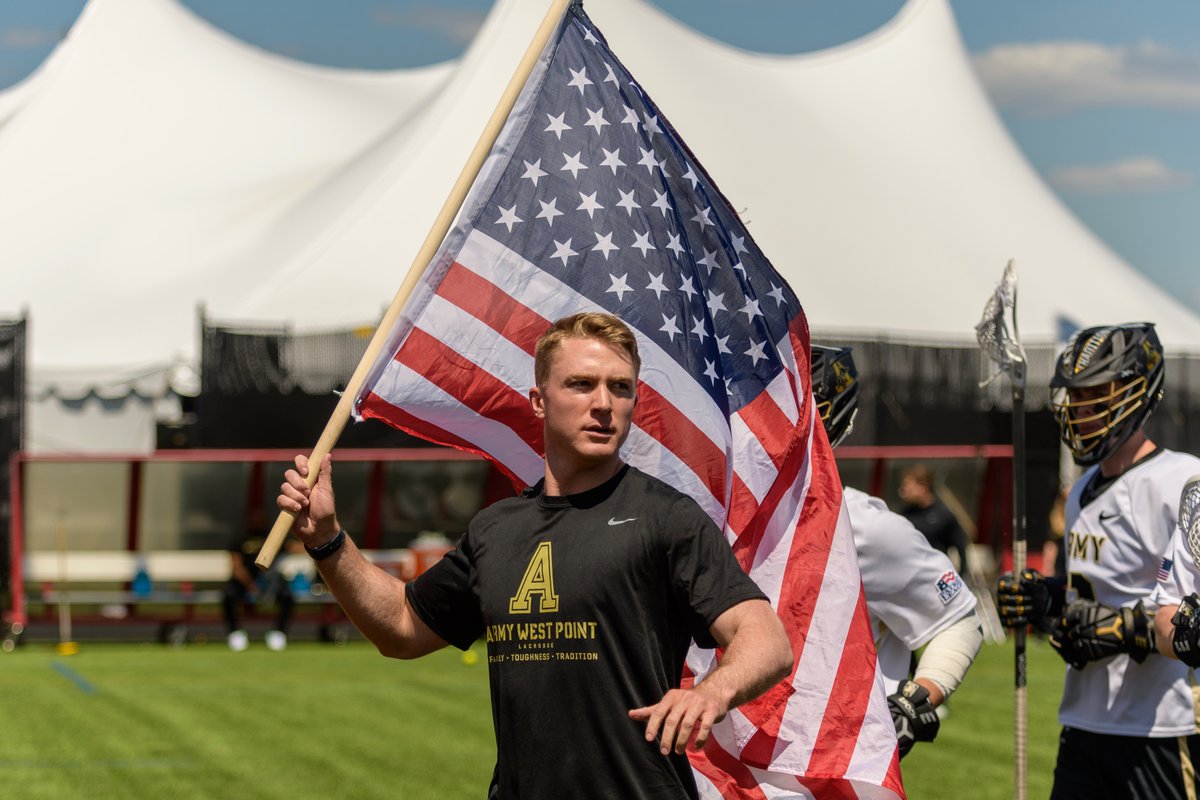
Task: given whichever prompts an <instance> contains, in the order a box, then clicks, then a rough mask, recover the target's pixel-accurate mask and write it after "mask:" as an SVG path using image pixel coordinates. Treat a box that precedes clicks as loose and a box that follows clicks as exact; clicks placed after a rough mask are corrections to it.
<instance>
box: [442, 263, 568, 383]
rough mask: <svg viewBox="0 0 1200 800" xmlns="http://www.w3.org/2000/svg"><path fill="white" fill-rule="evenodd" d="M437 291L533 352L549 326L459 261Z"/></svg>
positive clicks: (513, 341) (526, 307) (518, 344)
mask: <svg viewBox="0 0 1200 800" xmlns="http://www.w3.org/2000/svg"><path fill="white" fill-rule="evenodd" d="M437 293H438V294H439V295H440V296H441V297H443V298H444V299H446V300H449V301H450V302H451V303H453V304H454V305H456V306H458V307H459V308H461V309H462V310H463V311H466V312H467V313H468V314H470V315H472V316H473V317H475V318H476V319H478V320H480V321H481V322H483V323H484V324H485V325H487V326H488V327H489V328H491V329H492V330H494V331H496V332H497V333H499V334H500V335H501V336H503V337H504V338H505V339H508V340H509V341H510V342H512V343H513V344H515V345H516V346H517V347H520V348H521V349H522V350H524V351H525V352H526V353H529V354H530V355H533V351H534V347H535V346H536V345H537V340H538V337H539V336H541V335H542V334H543V333H545V332H546V331H547V330H549V328H550V321H549V320H548V319H546V318H545V317H543V316H541V315H540V314H537V313H535V312H533V311H531V310H530V309H529V307H528V306H526V305H523V304H522V303H519V302H517V301H516V300H514V299H513V297H512V296H511V295H510V294H509V293H508V292H506V291H504V290H503V289H501V288H500V287H498V286H496V284H494V283H492V282H491V281H489V280H487V279H486V278H483V277H481V276H479V275H477V274H476V273H474V272H472V271H471V269H470V267H465V266H463V265H462V264H459V263H458V262H455V263H454V264H452V265H451V266H450V269H449V270H448V271H447V272H446V277H445V278H443V279H442V282H441V283H440V284H439V285H438V288H437ZM531 377H532V376H531ZM531 382H532V381H531Z"/></svg>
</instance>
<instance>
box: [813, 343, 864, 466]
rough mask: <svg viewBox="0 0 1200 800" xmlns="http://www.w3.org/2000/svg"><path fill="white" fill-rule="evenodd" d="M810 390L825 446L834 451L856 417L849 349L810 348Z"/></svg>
mask: <svg viewBox="0 0 1200 800" xmlns="http://www.w3.org/2000/svg"><path fill="white" fill-rule="evenodd" d="M812 390H813V397H814V398H815V399H816V401H817V411H818V413H820V415H821V422H823V423H824V424H825V434H826V435H827V436H828V437H829V444H830V445H831V446H832V447H837V446H838V443H839V442H841V441H842V439H845V438H846V437H847V436H848V435H850V431H851V429H852V428H853V427H854V415H855V414H857V413H858V370H857V369H856V368H855V366H854V358H853V357H852V356H851V355H850V348H849V347H822V346H821V345H819V344H814V345H813V346H812Z"/></svg>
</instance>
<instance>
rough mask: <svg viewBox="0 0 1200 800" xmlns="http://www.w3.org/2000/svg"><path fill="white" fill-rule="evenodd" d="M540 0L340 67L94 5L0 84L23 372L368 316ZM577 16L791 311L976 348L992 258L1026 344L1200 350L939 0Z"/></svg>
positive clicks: (173, 10)
mask: <svg viewBox="0 0 1200 800" xmlns="http://www.w3.org/2000/svg"><path fill="white" fill-rule="evenodd" d="M545 8H546V3H545V2H544V0H499V2H498V3H497V5H496V6H495V8H494V9H493V11H492V13H491V15H490V16H489V18H488V20H487V22H486V23H485V25H484V27H483V28H482V29H481V31H480V33H479V34H478V36H477V37H476V40H475V41H474V42H473V44H472V45H471V47H470V49H469V50H468V51H467V53H466V54H465V55H464V56H463V58H462V59H461V60H460V61H459V62H457V63H456V64H454V65H443V66H439V67H432V68H428V69H420V70H399V71H394V72H387V73H363V72H351V71H342V70H332V69H325V68H317V67H311V66H307V65H300V64H297V63H295V62H291V61H288V60H286V59H283V58H280V57H277V56H270V55H267V54H264V53H262V52H260V51H258V50H255V49H253V48H251V47H249V46H247V45H244V44H242V43H239V42H236V41H234V40H232V39H231V38H230V37H228V36H227V35H225V34H222V33H220V32H219V31H216V30H214V29H213V28H211V27H210V26H208V25H207V24H205V23H203V22H202V21H200V20H198V19H196V18H195V17H194V16H192V15H191V14H190V13H189V12H187V11H186V10H184V9H182V8H181V7H179V6H178V5H177V4H176V3H175V1H174V0H91V2H90V3H89V5H88V7H87V8H86V9H85V11H84V14H83V15H82V16H81V18H80V20H79V22H78V23H77V24H76V26H75V27H74V29H73V30H72V32H71V34H70V35H69V37H68V38H67V40H66V41H64V43H63V44H62V45H61V46H60V47H59V48H58V50H57V51H56V52H55V54H54V55H53V56H52V57H51V58H50V59H49V60H48V61H47V63H46V64H45V65H43V67H42V68H41V69H40V70H39V72H37V73H36V74H35V75H34V76H32V77H31V78H30V79H29V80H28V81H27V82H26V83H25V84H22V85H20V86H18V87H14V89H11V90H9V91H8V92H5V93H0V186H4V187H5V188H4V191H3V192H0V219H4V220H5V225H6V232H5V235H4V236H2V237H0V264H3V265H4V266H5V269H6V274H5V281H6V288H7V291H6V292H5V293H4V294H3V297H4V300H3V301H0V304H3V305H0V314H3V313H5V312H8V311H15V310H16V308H18V307H22V306H23V307H28V308H29V312H30V342H31V352H30V361H31V369H32V372H33V374H34V375H35V377H36V376H37V375H38V374H41V373H43V371H44V370H45V369H47V368H50V367H60V368H89V369H94V368H103V367H111V365H114V364H125V365H134V367H136V371H139V372H141V373H145V372H146V371H148V370H147V368H148V367H149V366H150V365H159V366H164V367H165V366H166V365H169V364H172V363H182V364H185V365H187V364H192V363H194V360H195V358H196V357H197V352H196V350H197V348H198V343H197V335H196V327H197V326H196V318H195V308H196V305H197V303H200V302H203V303H204V304H205V305H206V308H207V309H208V312H209V313H210V314H211V316H212V317H213V318H216V319H223V320H246V321H255V322H257V321H272V320H277V321H285V320H286V321H290V322H292V323H294V324H296V325H297V326H301V327H327V326H334V325H357V324H361V323H363V322H366V321H369V320H371V319H374V318H376V317H377V316H378V315H379V313H380V312H381V310H382V309H383V308H384V307H385V306H386V305H387V303H388V302H389V301H390V299H391V297H392V294H393V292H394V291H395V289H396V287H397V286H398V285H399V283H400V280H401V277H402V276H403V273H404V271H405V270H406V269H407V268H408V265H409V262H410V261H411V259H412V257H413V254H414V253H415V252H416V250H417V248H418V246H419V244H420V242H421V241H422V239H423V238H424V237H425V234H426V232H427V231H428V228H429V226H430V224H431V222H432V220H433V218H434V217H435V215H436V213H437V211H438V209H439V208H440V206H441V203H442V200H443V198H444V197H445V195H446V193H447V191H448V190H449V187H450V186H451V184H452V183H453V181H454V179H455V178H456V176H457V174H458V171H459V170H460V168H461V165H462V163H463V162H464V161H465V159H466V155H467V153H468V152H469V151H470V149H471V147H472V145H473V144H474V141H475V139H476V137H477V136H478V133H479V131H480V130H482V128H483V125H484V121H485V120H486V119H487V117H488V115H489V114H490V113H491V111H492V108H493V107H494V104H495V102H496V99H497V98H498V97H499V96H500V94H501V91H502V89H503V87H504V85H505V83H506V82H507V80H508V77H509V75H510V74H511V72H512V69H513V67H514V66H515V64H516V62H517V60H518V58H519V57H520V54H521V53H522V52H523V50H524V48H525V46H526V44H527V42H528V40H529V39H530V37H531V35H532V32H533V30H534V29H535V28H536V26H537V24H538V22H539V21H540V19H541V17H542V15H543V14H544V12H545ZM589 12H590V13H591V14H592V16H593V18H594V19H595V21H596V23H597V25H598V26H599V27H600V29H601V30H603V31H604V32H605V34H606V36H607V37H608V39H609V42H610V44H611V45H612V46H613V49H614V50H615V51H616V52H617V53H618V55H620V56H621V57H622V58H623V59H624V60H625V62H626V64H627V66H629V68H630V69H631V71H632V72H633V74H635V75H636V76H638V79H639V82H640V83H641V84H642V86H643V87H644V88H645V89H646V91H647V92H648V93H649V94H650V96H652V97H653V98H654V99H655V100H656V102H657V103H658V104H659V105H660V107H661V108H662V110H663V111H664V112H665V114H666V116H667V117H669V118H670V120H671V121H672V123H673V124H674V125H675V126H676V127H677V128H678V129H679V130H680V131H681V132H682V133H683V135H684V138H685V139H686V140H687V141H688V143H689V145H690V146H691V147H692V149H693V151H694V152H695V153H696V154H697V156H698V158H699V159H700V160H701V162H702V163H703V164H704V165H705V166H706V168H707V169H708V170H709V172H710V173H711V174H712V175H713V177H714V178H715V179H716V181H717V183H718V184H719V185H720V186H721V188H722V189H723V190H724V192H725V194H726V196H727V197H728V198H729V200H730V202H731V203H732V204H733V205H734V206H735V208H737V209H739V210H741V211H742V214H743V217H744V218H745V219H747V220H748V222H749V225H750V229H751V231H752V232H753V234H754V236H755V238H756V239H757V240H758V242H759V244H760V246H761V247H762V248H763V250H764V251H765V252H766V253H767V254H768V255H769V256H770V257H771V258H772V260H773V261H774V262H775V265H776V267H777V268H778V269H779V270H780V271H781V272H782V273H784V275H785V276H786V277H787V278H788V279H789V281H790V282H791V283H792V285H793V287H794V288H795V289H796V291H797V294H798V295H799V296H800V298H801V300H802V301H803V302H804V304H805V308H806V311H807V313H808V315H809V319H810V321H811V323H812V325H813V327H814V329H816V330H818V331H821V332H827V333H831V334H832V333H840V334H846V335H851V334H853V335H859V336H861V335H874V334H879V335H885V336H887V337H889V338H891V339H893V340H913V341H942V342H959V343H961V342H966V341H970V340H971V338H972V331H973V326H974V324H975V323H976V322H977V321H978V316H979V313H980V311H981V309H982V305H983V302H984V300H985V299H986V297H987V296H988V295H989V294H990V292H991V290H992V288H993V287H994V285H995V282H996V281H997V280H998V279H999V276H1000V273H1001V270H1002V268H1003V266H1004V264H1005V262H1006V261H1007V260H1008V259H1009V258H1016V259H1017V264H1018V271H1019V273H1020V279H1021V306H1022V308H1021V326H1022V332H1023V333H1024V335H1025V336H1026V338H1027V339H1029V340H1040V341H1047V342H1048V341H1052V340H1053V339H1054V337H1055V333H1056V325H1057V320H1058V319H1059V318H1067V319H1070V320H1072V321H1074V322H1076V323H1078V324H1096V323H1100V322H1110V321H1123V320H1131V319H1150V320H1153V321H1155V322H1157V323H1158V324H1159V331H1160V335H1161V336H1162V338H1163V340H1164V342H1165V343H1166V345H1167V346H1168V348H1170V349H1172V350H1175V351H1178V350H1181V349H1187V350H1191V351H1194V350H1196V349H1197V347H1198V346H1200V318H1198V317H1197V316H1196V315H1195V314H1193V313H1192V312H1190V311H1189V310H1188V309H1186V308H1185V307H1183V306H1182V305H1181V304H1179V303H1178V302H1176V301H1175V300H1174V299H1173V298H1172V297H1170V296H1169V295H1167V294H1166V293H1165V292H1164V291H1163V290H1161V289H1160V288H1158V287H1157V286H1155V285H1154V284H1152V283H1151V282H1150V281H1149V280H1148V279H1146V278H1145V277H1143V276H1142V275H1141V274H1140V273H1138V272H1137V271H1135V270H1134V269H1132V268H1131V267H1130V266H1129V265H1127V264H1125V263H1124V262H1123V261H1121V259H1120V258H1118V257H1117V256H1116V255H1115V254H1114V253H1112V252H1111V251H1110V250H1109V249H1108V248H1106V247H1105V246H1104V245H1103V244H1102V243H1100V242H1099V241H1098V240H1097V239H1096V237H1095V236H1093V235H1092V234H1091V233H1090V232H1089V231H1087V230H1086V229H1085V228H1084V227H1083V226H1082V225H1080V224H1079V222H1078V221H1077V220H1075V219H1074V217H1072V216H1071V214H1070V213H1069V212H1068V211H1067V210H1066V209H1065V208H1064V207H1063V206H1062V204H1061V203H1060V202H1059V201H1058V200H1057V198H1056V197H1055V196H1054V195H1053V193H1051V192H1050V191H1049V190H1048V189H1047V188H1046V187H1045V185H1044V184H1043V183H1042V182H1041V181H1040V180H1039V178H1038V177H1037V176H1036V174H1035V173H1034V172H1033V170H1032V169H1031V168H1030V167H1029V166H1028V164H1027V163H1026V161H1025V160H1024V158H1023V157H1022V156H1021V154H1020V152H1019V151H1018V150H1017V148H1016V147H1015V146H1014V145H1013V143H1012V142H1011V140H1010V138H1009V137H1008V135H1007V133H1006V132H1005V130H1004V128H1003V126H1002V124H1001V123H1000V121H999V120H998V119H997V117H996V115H995V113H994V112H993V110H992V108H991V106H990V104H989V103H988V101H987V99H986V96H985V95H984V93H983V91H982V89H981V88H980V86H979V85H978V82H977V80H976V78H975V76H974V74H973V72H972V70H971V67H970V64H969V62H968V59H967V57H966V54H965V52H964V50H963V47H962V44H961V41H960V39H959V37H958V33H957V29H956V28H955V25H954V21H953V18H952V15H951V13H950V10H949V7H948V4H947V2H946V0H909V2H908V3H907V5H906V6H905V7H904V8H903V9H902V10H901V11H900V12H899V14H898V15H897V16H896V17H895V18H894V19H893V20H892V21H891V22H889V23H888V24H886V25H885V26H883V27H882V28H881V29H880V30H878V31H876V32H874V33H873V34H871V35H868V36H866V37H864V38H862V39H859V40H857V41H854V42H851V43H849V44H847V45H844V46H841V47H837V48H833V49H830V50H825V51H821V52H817V53H812V54H806V55H801V56H791V57H779V56H765V55H759V54H751V53H746V52H743V51H740V50H736V49H734V48H730V47H728V46H725V45H723V44H720V43H717V42H714V41H712V40H710V39H707V38H705V37H703V36H701V35H699V34H697V33H695V32H694V31H691V30H690V29H688V28H686V27H684V26H683V25H681V24H679V23H677V22H676V21H674V20H672V19H671V18H670V17H668V16H666V15H664V14H663V13H661V12H659V11H658V10H656V9H655V8H654V7H652V6H650V5H649V4H648V3H646V2H645V0H603V2H600V1H599V0H597V2H595V3H594V4H593V6H589ZM10 304H11V306H12V308H9V307H8V306H9V305H10ZM112 374H121V373H120V372H119V371H118V370H115V369H114V370H113V372H112ZM31 435H36V430H34V431H33V432H32V434H31Z"/></svg>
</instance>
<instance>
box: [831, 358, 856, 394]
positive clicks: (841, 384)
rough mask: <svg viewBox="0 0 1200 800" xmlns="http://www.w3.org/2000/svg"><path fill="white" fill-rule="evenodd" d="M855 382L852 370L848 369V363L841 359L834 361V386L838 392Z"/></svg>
mask: <svg viewBox="0 0 1200 800" xmlns="http://www.w3.org/2000/svg"><path fill="white" fill-rule="evenodd" d="M853 383H854V376H853V375H851V374H850V370H848V369H846V365H845V364H843V363H842V362H840V361H835V362H833V387H834V389H836V390H837V393H838V394H841V393H842V392H844V391H846V390H847V389H849V388H850V385H851V384H853Z"/></svg>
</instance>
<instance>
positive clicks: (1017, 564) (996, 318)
mask: <svg viewBox="0 0 1200 800" xmlns="http://www.w3.org/2000/svg"><path fill="white" fill-rule="evenodd" d="M975 338H976V340H978V342H979V349H980V350H982V351H983V353H984V355H986V356H987V357H988V359H989V360H990V361H991V362H992V369H993V371H992V374H991V375H990V376H989V377H988V379H987V380H985V381H983V383H981V384H980V386H981V387H982V386H987V385H988V384H990V383H991V382H992V381H994V380H996V378H998V377H1000V376H1001V375H1007V376H1008V379H1009V383H1010V385H1011V387H1012V447H1013V467H1012V480H1013V539H1012V561H1013V566H1012V568H1013V574H1014V575H1016V576H1017V579H1018V580H1020V575H1021V573H1022V572H1024V571H1025V548H1026V545H1025V367H1026V361H1025V348H1023V347H1022V346H1021V334H1020V332H1019V331H1018V330H1017V273H1016V270H1015V269H1014V267H1013V262H1012V261H1009V262H1008V266H1006V267H1005V268H1004V277H1003V278H1002V279H1001V281H1000V285H999V286H997V287H996V291H995V292H993V293H992V296H991V297H990V298H988V301H987V305H986V306H984V309H983V318H982V319H980V320H979V324H978V325H976V326H975ZM1013 645H1014V649H1015V651H1016V662H1015V665H1014V666H1015V684H1014V694H1013V705H1014V716H1015V718H1016V719H1015V725H1014V734H1015V735H1014V741H1013V756H1014V759H1015V762H1016V764H1015V770H1016V774H1015V781H1014V782H1015V786H1014V796H1015V797H1016V800H1025V790H1026V763H1027V756H1026V754H1027V738H1028V729H1027V723H1026V720H1027V714H1026V694H1025V668H1026V664H1025V628H1024V626H1022V627H1018V628H1016V629H1014V630H1013Z"/></svg>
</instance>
